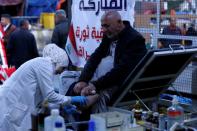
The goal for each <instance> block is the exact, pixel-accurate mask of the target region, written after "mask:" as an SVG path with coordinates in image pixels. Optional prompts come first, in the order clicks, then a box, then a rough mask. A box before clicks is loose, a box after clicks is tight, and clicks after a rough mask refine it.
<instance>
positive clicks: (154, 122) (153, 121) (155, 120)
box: [152, 112, 159, 131]
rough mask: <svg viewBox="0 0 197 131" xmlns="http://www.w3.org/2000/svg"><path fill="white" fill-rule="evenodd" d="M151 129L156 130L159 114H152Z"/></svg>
mask: <svg viewBox="0 0 197 131" xmlns="http://www.w3.org/2000/svg"><path fill="white" fill-rule="evenodd" d="M152 127H153V128H154V129H153V131H156V130H157V128H158V127H159V113H158V112H154V113H153V119H152Z"/></svg>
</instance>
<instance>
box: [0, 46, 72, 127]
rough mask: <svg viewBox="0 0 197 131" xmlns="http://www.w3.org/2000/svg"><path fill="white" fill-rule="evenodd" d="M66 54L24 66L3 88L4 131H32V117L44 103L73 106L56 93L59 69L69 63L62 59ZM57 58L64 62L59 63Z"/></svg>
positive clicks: (1, 113)
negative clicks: (57, 71)
mask: <svg viewBox="0 0 197 131" xmlns="http://www.w3.org/2000/svg"><path fill="white" fill-rule="evenodd" d="M51 45H53V44H51ZM55 48H56V47H55ZM58 48H59V47H58ZM56 51H57V50H56ZM57 52H59V51H57ZM51 53H54V52H51ZM63 54H64V53H63ZM63 54H61V53H60V54H57V55H56V56H54V55H52V56H53V57H50V55H49V57H48V56H45V57H38V58H34V59H32V60H30V61H28V62H26V63H24V64H23V65H22V66H21V67H19V68H18V69H17V70H16V72H14V73H13V74H12V76H11V77H10V78H9V79H8V80H6V81H5V83H4V84H3V85H2V86H1V87H0V106H1V107H0V131H27V130H29V129H31V113H32V112H33V111H34V110H35V108H36V106H38V104H39V103H41V102H42V101H43V100H46V99H47V100H48V101H49V102H52V103H55V104H70V101H71V98H70V97H67V96H63V95H60V94H57V93H55V92H54V89H53V83H52V79H53V76H54V69H56V68H57V67H56V66H57V65H58V66H63V65H64V64H66V62H65V60H68V59H66V58H67V56H66V58H65V59H64V58H63V57H61V55H63ZM64 55H66V54H64ZM55 57H56V58H58V59H59V57H60V59H62V60H59V61H58V60H55V59H56V58H55ZM63 60H64V61H63ZM67 64H68V62H67ZM64 66H65V65H64Z"/></svg>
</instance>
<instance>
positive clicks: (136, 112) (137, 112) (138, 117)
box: [132, 101, 142, 121]
mask: <svg viewBox="0 0 197 131" xmlns="http://www.w3.org/2000/svg"><path fill="white" fill-rule="evenodd" d="M132 112H133V113H134V118H135V119H136V121H139V120H142V109H141V105H140V102H139V101H136V103H135V105H134V108H133V110H132Z"/></svg>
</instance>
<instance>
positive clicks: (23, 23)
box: [19, 19, 28, 27]
mask: <svg viewBox="0 0 197 131" xmlns="http://www.w3.org/2000/svg"><path fill="white" fill-rule="evenodd" d="M26 22H28V20H27V19H22V20H20V22H19V25H20V27H22V26H24V25H25V24H26Z"/></svg>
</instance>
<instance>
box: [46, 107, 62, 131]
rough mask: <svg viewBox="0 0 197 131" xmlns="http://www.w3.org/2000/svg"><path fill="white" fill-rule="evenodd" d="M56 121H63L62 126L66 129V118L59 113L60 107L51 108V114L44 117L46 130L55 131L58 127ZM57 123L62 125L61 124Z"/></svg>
mask: <svg viewBox="0 0 197 131" xmlns="http://www.w3.org/2000/svg"><path fill="white" fill-rule="evenodd" d="M55 123H62V127H63V128H64V130H65V129H66V128H65V124H64V118H63V117H61V116H60V115H59V110H58V109H53V110H51V115H50V116H48V117H46V118H45V119H44V131H54V129H55V128H56V127H55V126H56V124H55ZM57 125H58V126H60V124H57ZM58 128H59V127H58ZM58 131H59V130H58Z"/></svg>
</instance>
